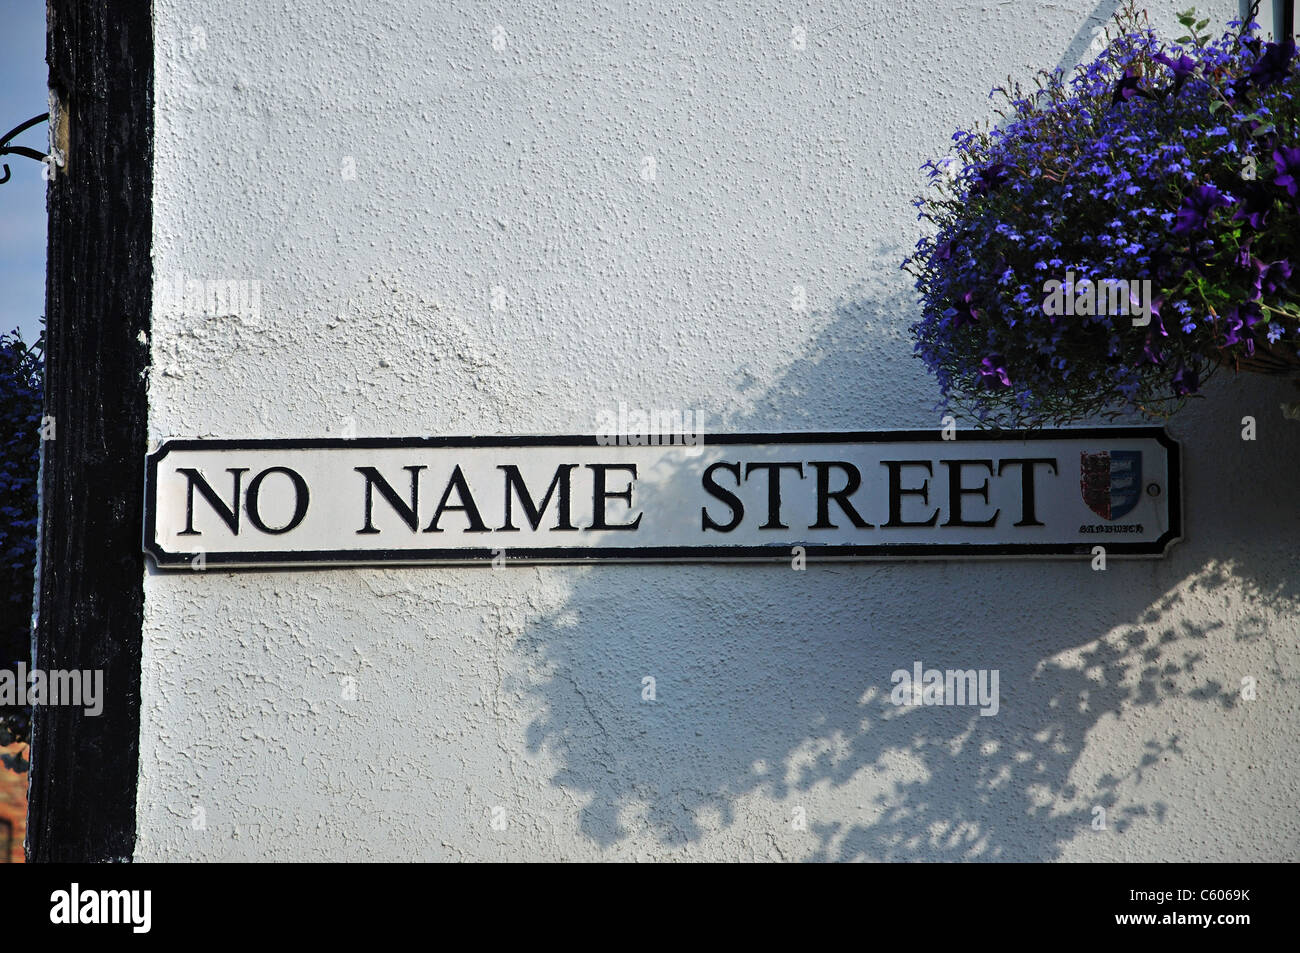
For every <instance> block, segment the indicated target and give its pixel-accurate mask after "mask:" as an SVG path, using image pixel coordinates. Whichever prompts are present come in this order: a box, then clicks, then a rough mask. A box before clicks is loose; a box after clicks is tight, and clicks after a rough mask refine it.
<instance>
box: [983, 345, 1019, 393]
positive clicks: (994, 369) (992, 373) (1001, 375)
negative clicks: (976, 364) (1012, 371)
mask: <svg viewBox="0 0 1300 953" xmlns="http://www.w3.org/2000/svg"><path fill="white" fill-rule="evenodd" d="M980 379H981V381H982V382H983V384H984V386H985V387H989V388H992V389H994V390H997V389H999V388H1002V387H1010V386H1011V377H1010V375H1009V374H1007V368H1006V360H1005V359H1004V358H1003V357H1002V355H1001V354H990V355H989V356H988V357H986V358H984V360H982V361H980Z"/></svg>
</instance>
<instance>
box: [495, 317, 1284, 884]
mask: <svg viewBox="0 0 1300 953" xmlns="http://www.w3.org/2000/svg"><path fill="white" fill-rule="evenodd" d="M912 311H913V305H912V302H911V301H910V299H909V298H908V297H907V296H906V295H898V296H893V295H892V293H891V294H886V295H884V296H883V297H881V298H879V299H876V300H859V301H855V302H852V303H845V304H843V305H841V306H840V307H838V308H837V309H835V311H834V313H833V315H832V317H831V319H830V321H829V323H828V324H827V325H826V327H825V329H824V331H823V332H822V333H821V335H820V336H819V337H818V339H817V340H816V342H815V343H814V345H813V347H812V348H810V350H809V352H808V354H807V355H806V356H805V358H804V359H803V360H801V361H798V362H796V363H795V364H794V365H793V367H792V369H791V370H790V372H789V373H788V374H787V375H786V376H785V377H784V378H783V379H782V380H781V382H780V383H779V384H778V385H777V386H775V387H772V388H770V389H769V390H768V391H767V392H766V393H764V394H762V395H761V398H760V399H758V400H756V401H755V402H754V406H755V407H756V408H757V409H756V410H754V411H752V412H751V413H750V414H749V415H747V416H745V417H742V418H740V419H735V420H731V421H728V423H727V426H726V428H725V429H729V430H737V431H739V430H752V431H763V430H775V429H779V428H780V427H781V426H786V425H793V426H798V421H799V420H800V419H801V418H804V417H805V416H807V415H808V413H809V411H810V409H813V408H815V413H816V414H817V416H818V417H820V419H821V420H822V421H825V420H826V419H828V418H829V419H854V418H856V419H859V420H862V421H863V426H864V427H867V426H869V424H868V423H867V421H868V420H869V419H871V418H870V415H868V414H867V413H865V412H858V413H853V412H852V411H853V408H854V407H855V406H856V407H858V408H863V407H866V406H868V405H867V402H868V401H869V400H870V399H871V397H872V391H873V384H872V380H873V373H874V372H873V368H874V367H875V366H877V365H878V364H879V362H881V361H882V360H888V361H890V362H894V361H899V362H905V361H908V360H910V357H909V356H908V355H909V352H910V345H909V344H907V343H906V325H907V323H909V321H910V319H909V318H908V317H907V316H908V315H910V314H911V313H912ZM865 324H869V325H871V326H873V327H877V326H878V327H893V328H902V329H903V330H902V332H901V333H900V335H899V340H898V341H888V342H885V344H886V346H881V342H880V341H879V340H878V339H877V338H876V337H872V336H869V335H866V334H864V333H863V328H864V325H865ZM877 347H880V351H879V352H876V351H875V350H872V349H875V348H877ZM918 366H919V365H918ZM907 373H919V371H916V370H913V371H911V372H908V371H907V370H906V368H903V367H898V366H893V367H890V369H889V373H888V375H886V376H888V377H891V378H893V377H900V376H901V377H905V376H906V374H907ZM846 381H850V382H853V383H852V385H851V386H849V387H847V388H846V387H845V382H846ZM1265 384H1266V386H1267V385H1268V382H1265ZM826 394H830V395H835V396H834V397H833V398H831V399H832V400H833V401H841V400H844V401H848V402H849V404H848V405H847V407H848V410H849V411H850V412H849V413H848V414H842V413H840V411H841V410H843V409H844V408H841V407H837V408H834V409H832V411H831V412H830V413H827V412H826V410H825V408H824V407H823V406H821V405H819V404H818V397H819V395H826ZM749 396H753V395H749ZM855 401H856V402H857V403H856V404H854V403H853V402H855ZM1272 406H1274V407H1276V404H1273V405H1272ZM1274 412H1275V413H1276V410H1275V411H1274ZM1227 413H1228V414H1231V413H1232V410H1228V411H1227ZM903 425H905V424H899V426H903ZM1296 429H1297V431H1300V426H1298V427H1297V428H1296ZM1292 442H1293V444H1294V443H1296V442H1300V441H1295V440H1292ZM1294 449H1295V447H1294V446H1292V448H1291V450H1292V451H1294ZM1185 452H1186V451H1185ZM1209 456H1210V455H1208V454H1207V455H1206V457H1207V459H1198V464H1199V465H1202V466H1206V467H1209V468H1211V469H1213V470H1215V471H1216V472H1217V471H1218V470H1221V469H1224V468H1226V467H1229V466H1231V465H1232V464H1231V463H1230V462H1226V461H1224V460H1222V459H1217V457H1221V456H1222V454H1219V455H1217V457H1216V459H1214V460H1211V459H1208V457H1209ZM1277 478H1278V480H1279V481H1280V480H1281V474H1280V473H1279V474H1278V475H1277ZM1279 489H1280V486H1279ZM1288 505H1289V504H1288ZM1192 512H1193V514H1195V512H1196V510H1194V509H1193V510H1192ZM1280 512H1282V511H1280ZM1194 522H1195V516H1193V523H1194ZM1278 536H1279V538H1278V540H1277V543H1278V545H1277V554H1282V558H1283V559H1284V560H1286V561H1289V562H1291V564H1292V569H1291V571H1290V572H1286V571H1283V572H1282V573H1281V575H1278V568H1277V565H1276V559H1275V557H1272V558H1271V557H1269V556H1268V547H1269V545H1270V544H1269V542H1268V541H1267V540H1259V541H1258V542H1259V543H1260V544H1261V545H1260V546H1258V547H1253V548H1251V549H1250V550H1249V551H1246V552H1242V553H1225V552H1217V551H1211V550H1210V549H1209V548H1207V546H1206V545H1205V543H1204V542H1202V543H1201V544H1200V545H1197V544H1196V543H1195V541H1188V542H1184V543H1182V544H1180V545H1179V546H1178V547H1176V548H1175V550H1174V552H1173V554H1172V555H1171V556H1170V557H1169V558H1168V559H1167V560H1165V561H1163V562H1162V563H1160V564H1151V563H1143V564H1137V563H1131V562H1130V563H1121V562H1118V561H1117V562H1112V564H1111V568H1110V569H1109V570H1108V571H1106V572H1092V571H1091V569H1090V568H1089V564H1088V562H1087V560H1082V559H1081V560H1080V561H1078V562H1077V563H1075V564H1073V565H1070V564H1069V563H1063V562H1061V561H1046V562H996V563H981V564H972V563H964V564H963V563H911V564H901V563H890V564H859V565H848V564H830V563H827V564H821V565H818V564H816V563H815V562H813V563H810V564H809V566H808V568H807V570H806V571H804V572H796V571H793V570H792V569H791V568H790V567H788V566H762V567H760V566H746V567H741V568H735V569H731V570H721V569H717V568H712V567H705V568H700V567H692V566H654V567H645V566H642V567H620V566H603V567H600V568H599V569H597V570H595V571H587V572H585V573H581V574H577V575H576V577H575V581H574V582H573V585H572V591H571V593H570V596H569V598H568V599H567V602H566V605H565V607H564V608H563V609H562V610H560V611H556V612H553V613H550V614H547V615H544V616H543V617H541V618H540V619H536V620H535V621H534V622H533V623H532V624H531V625H530V626H528V627H527V629H526V631H525V632H524V633H523V636H522V638H521V639H520V641H519V643H518V647H519V649H520V650H521V651H523V652H525V653H527V655H528V658H527V662H528V663H529V664H528V668H529V671H530V672H532V673H534V674H533V675H532V677H531V678H532V680H531V681H530V682H529V684H527V685H523V686H519V687H521V688H523V689H526V690H527V691H529V692H531V693H533V694H534V695H535V696H536V697H535V700H536V701H537V702H538V703H539V708H540V710H541V711H542V714H541V715H539V716H538V717H537V718H535V720H534V721H533V723H532V724H531V725H530V727H529V737H528V742H529V748H530V750H532V751H534V752H539V751H545V752H546V753H547V754H548V755H549V756H550V757H551V758H552V759H554V761H555V762H556V763H557V764H558V765H559V766H560V767H559V769H558V770H557V772H556V774H555V775H554V777H553V778H552V783H553V784H554V785H556V786H558V787H560V788H561V789H563V790H564V791H565V792H566V793H567V794H569V795H570V796H571V797H573V798H574V799H575V800H576V801H577V802H578V803H581V804H585V806H584V807H582V808H581V815H580V816H581V821H580V824H581V829H582V831H583V833H584V834H585V835H586V836H587V837H589V838H591V839H592V840H593V841H594V842H595V843H597V844H598V845H600V846H602V847H613V846H616V845H619V844H620V842H623V841H625V840H627V839H629V838H635V841H636V842H638V843H642V844H644V842H645V841H646V839H647V838H649V839H651V840H652V842H653V843H655V844H658V845H660V846H661V847H663V848H686V849H687V853H688V854H689V848H690V846H691V845H692V844H695V843H697V842H699V841H700V840H702V839H703V838H704V837H705V836H706V835H707V834H709V833H710V832H713V831H719V830H721V831H722V832H723V834H722V836H724V837H731V838H732V839H733V840H732V843H733V844H734V845H735V846H734V847H730V848H727V849H726V850H727V853H728V854H730V855H732V856H754V857H768V856H783V855H785V854H786V853H787V852H788V853H791V854H797V855H798V856H802V857H808V858H811V859H867V860H890V861H893V860H1025V861H1036V860H1052V859H1054V858H1057V857H1059V856H1061V852H1062V849H1063V847H1064V846H1065V845H1066V844H1067V842H1069V841H1071V840H1072V839H1074V838H1076V837H1079V836H1080V835H1082V834H1085V833H1086V832H1087V831H1089V830H1090V825H1091V824H1092V822H1093V821H1094V818H1095V817H1097V814H1096V813H1095V808H1096V807H1098V806H1100V807H1102V808H1105V810H1106V813H1107V830H1108V834H1109V835H1110V836H1121V837H1122V835H1123V833H1124V831H1125V830H1126V829H1127V828H1128V827H1129V826H1130V824H1131V823H1132V822H1133V821H1134V820H1135V819H1137V818H1147V819H1154V821H1155V822H1157V823H1159V822H1163V821H1164V819H1165V816H1166V811H1167V809H1168V805H1167V804H1165V803H1163V802H1162V801H1160V800H1158V799H1157V800H1153V801H1150V802H1146V801H1143V799H1142V798H1141V793H1142V790H1143V788H1142V784H1143V780H1144V775H1145V773H1146V772H1147V770H1148V769H1149V768H1150V767H1152V766H1153V765H1155V764H1157V763H1158V762H1161V761H1162V760H1163V759H1170V758H1178V757H1182V756H1183V755H1182V751H1181V748H1180V737H1179V734H1178V733H1177V732H1176V731H1173V730H1170V731H1168V732H1167V733H1162V734H1158V735H1155V736H1152V737H1149V738H1145V739H1143V743H1142V744H1141V745H1138V746H1135V747H1132V748H1130V749H1129V752H1128V754H1127V755H1125V756H1124V757H1122V758H1116V759H1113V760H1112V762H1111V769H1110V770H1109V772H1104V771H1102V772H1099V771H1097V770H1096V768H1095V766H1093V767H1090V769H1089V771H1090V772H1091V774H1092V776H1093V777H1094V778H1095V779H1096V784H1095V787H1094V786H1093V784H1089V785H1088V787H1089V789H1088V790H1078V789H1076V786H1075V785H1076V783H1078V782H1077V780H1075V778H1076V775H1078V774H1079V772H1077V771H1076V767H1078V766H1079V763H1080V760H1081V756H1082V754H1083V752H1084V749H1085V745H1086V744H1087V742H1088V739H1089V734H1090V733H1091V732H1092V731H1093V730H1094V728H1095V727H1097V725H1098V724H1099V722H1100V721H1102V720H1103V719H1113V718H1115V717H1124V718H1129V717H1132V716H1133V715H1134V713H1139V715H1140V711H1141V710H1142V709H1149V708H1157V707H1159V706H1162V705H1168V704H1171V703H1173V704H1181V705H1196V706H1205V707H1206V708H1207V709H1213V710H1214V711H1213V712H1212V714H1214V715H1216V716H1223V717H1225V718H1227V719H1229V722H1231V720H1232V719H1233V717H1234V715H1235V714H1237V713H1238V712H1237V711H1236V710H1237V709H1239V708H1240V704H1241V703H1240V702H1239V700H1238V699H1239V695H1240V691H1239V688H1240V686H1239V685H1237V684H1235V683H1234V684H1222V683H1220V682H1219V681H1216V680H1215V679H1214V678H1212V677H1207V676H1206V675H1205V674H1204V672H1203V670H1204V669H1205V668H1206V667H1207V666H1208V667H1210V668H1213V665H1208V663H1207V659H1213V658H1214V657H1215V655H1216V653H1217V651H1219V650H1220V649H1219V648H1216V646H1219V647H1221V646H1222V645H1223V644H1224V643H1231V641H1232V640H1234V639H1237V640H1241V639H1253V638H1261V637H1266V636H1265V634H1264V633H1263V631H1262V629H1261V626H1263V625H1264V624H1265V623H1264V622H1263V621H1261V620H1264V619H1266V618H1267V617H1268V613H1269V612H1271V611H1274V610H1279V609H1283V610H1284V609H1285V608H1286V607H1295V606H1296V605H1297V599H1298V598H1300V591H1297V588H1296V581H1295V580H1296V575H1297V573H1296V572H1295V571H1294V557H1293V556H1291V555H1290V549H1291V547H1290V543H1289V541H1288V540H1284V539H1282V538H1281V531H1278ZM1230 557H1231V558H1232V560H1233V561H1232V563H1231V564H1228V563H1226V562H1224V561H1225V560H1227V559H1229V558H1230ZM1256 578H1257V579H1259V580H1260V582H1259V583H1258V584H1257V585H1254V588H1253V590H1251V591H1250V592H1249V593H1247V594H1246V595H1247V596H1248V597H1249V598H1250V599H1251V600H1253V601H1252V602H1250V604H1252V605H1254V606H1255V607H1256V608H1257V609H1258V610H1260V611H1261V612H1262V613H1263V615H1257V616H1251V617H1249V618H1245V619H1242V618H1240V617H1237V618H1234V619H1233V620H1232V621H1227V620H1220V619H1216V618H1209V617H1207V616H1208V615H1210V613H1207V612H1205V611H1203V606H1204V605H1205V604H1206V603H1207V602H1208V600H1210V599H1217V600H1218V602H1217V604H1219V605H1223V604H1224V602H1223V599H1222V597H1223V596H1224V595H1225V594H1231V595H1232V596H1233V597H1234V598H1240V596H1239V591H1240V590H1241V588H1242V587H1243V585H1244V586H1246V587H1247V588H1249V587H1250V586H1251V585H1252V583H1251V580H1252V579H1256ZM1189 620H1195V621H1189ZM1252 620H1253V621H1252ZM1277 635H1279V636H1280V635H1281V633H1277ZM914 661H921V662H922V663H923V664H924V666H925V667H927V668H930V667H934V668H940V669H945V668H961V669H969V668H976V669H979V668H991V669H998V670H999V672H1000V689H1001V707H1000V711H999V712H998V714H997V715H996V716H993V717H985V716H981V715H980V714H979V713H978V709H976V708H970V707H967V708H956V707H912V708H907V707H896V706H895V705H893V704H892V703H891V701H890V691H891V687H892V686H891V681H890V675H891V673H892V672H893V671H895V670H897V669H909V670H910V669H911V668H912V665H913V662H914ZM538 673H540V674H538ZM646 676H651V677H653V678H654V679H655V680H656V685H655V694H656V699H655V701H654V702H652V703H651V702H646V701H643V699H642V685H643V682H642V679H643V678H644V677H646ZM1137 721H1138V723H1139V724H1142V723H1146V724H1153V723H1154V722H1153V721H1152V720H1150V719H1145V720H1144V719H1141V718H1140V717H1139V718H1138V719H1137ZM1179 723H1182V722H1181V721H1180V722H1179ZM1159 724H1160V726H1161V730H1163V729H1164V728H1165V727H1168V726H1170V725H1171V724H1172V719H1171V718H1170V717H1163V718H1162V719H1161V721H1160V722H1159ZM1226 730H1232V729H1231V728H1228V729H1226ZM1108 756H1109V753H1108ZM1125 758H1126V759H1127V763H1123V762H1124V760H1125ZM1089 771H1085V772H1082V773H1083V774H1085V775H1086V774H1088V773H1089ZM1166 790H1167V788H1166ZM767 798H771V799H776V800H778V801H782V802H783V803H781V804H777V805H773V804H772V802H771V801H769V800H767ZM798 804H806V805H807V813H806V816H807V827H806V832H805V833H803V834H801V835H800V838H804V839H794V838H791V837H789V836H787V832H788V831H789V830H790V829H791V826H792V816H791V811H792V809H793V808H792V805H798ZM764 812H766V813H764ZM808 837H812V838H813V839H814V840H813V846H812V850H811V851H809V850H808V841H807V840H806V838H808ZM715 849H716V848H715ZM1110 850H1111V854H1112V855H1114V854H1118V853H1119V852H1120V851H1122V850H1123V844H1122V842H1121V843H1120V844H1116V845H1114V846H1113V847H1112V848H1111V849H1110Z"/></svg>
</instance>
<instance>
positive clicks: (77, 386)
mask: <svg viewBox="0 0 1300 953" xmlns="http://www.w3.org/2000/svg"><path fill="white" fill-rule="evenodd" d="M150 6H151V5H150V4H149V3H146V2H141V0H96V2H95V3H86V2H84V0H49V4H48V10H49V23H48V26H47V51H46V58H47V60H48V62H49V67H50V87H51V92H52V102H53V103H54V104H56V108H55V109H53V110H52V115H51V120H50V128H51V135H52V136H53V138H54V141H55V145H56V146H57V147H59V148H60V149H61V151H62V152H63V153H64V156H63V158H64V162H65V164H64V166H63V167H61V168H60V167H58V166H55V168H54V175H53V179H52V181H51V182H50V183H49V197H48V208H49V259H48V265H47V269H48V270H47V274H46V317H47V331H48V344H47V352H46V353H47V357H46V385H45V413H46V414H47V415H48V416H50V417H53V418H54V426H55V438H54V439H53V440H49V441H46V442H45V443H44V444H43V445H42V450H43V457H42V503H41V523H40V525H41V549H40V557H39V559H40V561H39V567H38V581H37V623H36V630H35V638H34V641H35V645H34V649H35V660H34V662H33V665H34V666H35V667H38V668H41V669H45V670H47V671H48V670H51V669H82V670H84V669H91V670H93V669H102V670H103V673H104V676H103V677H104V682H103V685H104V696H105V701H104V710H103V713H102V714H100V715H99V716H98V717H90V716H88V715H86V714H85V712H84V711H83V710H82V709H81V708H77V707H71V706H58V707H55V706H38V707H37V708H36V710H35V712H34V713H33V714H34V717H33V724H32V758H31V761H32V764H31V781H30V785H31V787H30V791H31V800H30V808H29V811H30V813H29V822H28V828H27V831H28V832H27V856H28V859H29V860H31V861H118V860H129V859H130V858H131V855H132V852H133V849H134V846H135V797H136V775H137V771H138V752H139V722H140V643H141V620H142V612H143V606H144V592H143V579H144V571H145V564H144V557H143V555H142V552H141V545H140V532H141V530H140V527H141V526H142V519H143V512H142V510H143V498H142V491H141V487H142V486H143V485H144V457H145V451H146V439H147V438H146V422H147V420H146V417H147V407H146V403H145V385H146V380H145V374H146V371H147V368H148V363H149V348H148V346H147V345H146V344H143V343H141V341H142V340H147V339H148V334H149V327H150V323H149V308H150V300H151V293H150V282H151V275H152V268H151V265H150V258H149V254H150V233H151V229H152V217H151V214H150V201H151V194H152V181H151V179H152V172H151V170H152V152H153V26H152V23H151V13H150ZM142 336H143V337H142Z"/></svg>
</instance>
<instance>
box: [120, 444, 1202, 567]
mask: <svg viewBox="0 0 1300 953" xmlns="http://www.w3.org/2000/svg"><path fill="white" fill-rule="evenodd" d="M951 437H952V439H943V437H942V436H941V435H940V433H939V432H937V431H877V432H870V433H804V434H799V433H780V434H716V435H707V436H706V435H701V434H696V435H694V438H693V439H692V440H691V441H690V442H686V441H684V440H678V439H676V436H675V435H671V434H665V435H656V436H654V437H650V438H646V437H644V436H640V437H634V438H633V440H629V439H622V438H612V437H610V436H608V435H604V434H602V435H600V436H541V437H409V438H408V437H381V438H356V439H346V438H340V439H334V438H331V439H303V440H278V439H277V440H172V441H167V442H165V443H163V444H162V445H161V446H160V447H159V448H158V449H157V451H156V452H154V453H152V454H150V455H149V457H148V460H147V477H146V516H145V539H144V546H145V550H146V551H147V552H148V553H149V554H150V555H152V557H153V558H154V560H155V561H156V563H157V564H158V566H159V567H162V568H181V569H190V568H207V567H208V566H212V567H219V566H224V567H257V566H265V567H289V566H313V565H338V564H357V565H360V564H369V563H397V564H461V563H485V562H486V563H492V564H494V565H498V566H499V565H504V564H508V563H517V562H527V563H535V562H559V563H587V562H600V561H605V560H618V561H624V562H627V561H639V562H667V561H706V562H749V561H772V560H780V561H787V562H789V561H791V560H793V559H796V558H804V559H809V560H818V559H827V560H829V559H834V560H869V559H920V558H944V559H952V558H966V557H1015V556H1025V557H1029V556H1040V557H1053V556H1055V557H1063V556H1079V555H1087V554H1090V553H1091V552H1092V551H1093V548H1094V547H1096V546H1102V547H1104V548H1105V550H1106V553H1107V555H1112V556H1148V557H1159V556H1162V555H1163V554H1164V553H1165V551H1166V549H1167V548H1168V547H1169V545H1170V544H1171V543H1172V542H1174V541H1175V540H1176V539H1178V538H1179V536H1180V535H1181V501H1180V479H1179V448H1178V445H1177V444H1176V443H1174V442H1173V441H1172V440H1171V439H1170V438H1169V437H1168V436H1167V435H1166V434H1165V433H1164V431H1163V430H1161V429H1159V428H1134V427H1109V428H1096V429H1073V430H1045V431H1032V432H1016V433H1006V432H998V433H992V432H979V431H973V432H969V433H967V432H957V433H955V434H952V435H951ZM651 440H653V441H654V442H653V443H652V442H649V441H651ZM633 441H635V442H633Z"/></svg>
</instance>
